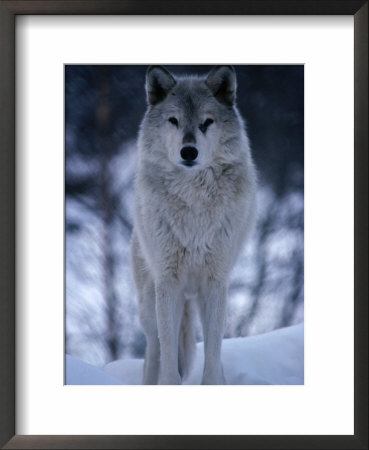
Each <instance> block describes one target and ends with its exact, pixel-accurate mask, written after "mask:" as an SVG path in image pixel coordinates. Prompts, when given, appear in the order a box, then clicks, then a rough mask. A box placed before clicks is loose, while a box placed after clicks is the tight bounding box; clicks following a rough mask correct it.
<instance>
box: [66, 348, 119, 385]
mask: <svg viewBox="0 0 369 450" xmlns="http://www.w3.org/2000/svg"><path fill="white" fill-rule="evenodd" d="M65 384H104V385H105V384H122V383H121V382H120V381H119V380H117V379H115V378H113V377H111V376H110V375H108V374H107V373H106V372H103V371H102V370H100V369H98V368H97V367H95V366H92V365H91V364H88V363H86V362H84V361H81V360H80V359H78V358H75V357H74V356H70V355H66V359H65Z"/></svg>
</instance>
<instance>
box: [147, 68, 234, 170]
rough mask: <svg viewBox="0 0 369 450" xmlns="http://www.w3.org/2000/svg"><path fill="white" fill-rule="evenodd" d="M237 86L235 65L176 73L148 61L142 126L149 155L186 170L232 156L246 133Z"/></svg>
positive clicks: (205, 165)
mask: <svg viewBox="0 0 369 450" xmlns="http://www.w3.org/2000/svg"><path fill="white" fill-rule="evenodd" d="M236 86H237V82H236V74H235V71H234V69H233V67H232V66H216V67H214V68H213V69H212V70H211V71H210V73H209V74H208V75H207V77H204V78H200V77H194V76H191V77H181V78H177V79H176V78H175V77H174V76H173V75H172V74H171V73H170V72H168V71H167V70H166V69H165V68H164V67H162V66H151V67H149V69H148V71H147V74H146V93H147V101H148V110H147V113H146V116H145V119H144V121H143V123H142V127H141V139H143V144H144V148H145V149H146V152H147V153H148V154H149V155H147V156H148V157H149V158H150V157H152V158H155V159H156V161H158V159H160V160H162V161H163V162H164V163H168V164H174V165H175V166H177V167H182V168H183V170H189V169H191V170H195V169H196V168H203V167H207V166H209V165H211V164H212V163H213V162H214V161H216V160H222V159H227V160H229V159H232V156H235V155H232V153H237V152H238V147H239V146H238V145H237V142H238V141H239V139H240V135H241V134H243V126H242V122H241V119H240V117H239V114H238V111H237V109H236V107H235V98H236Z"/></svg>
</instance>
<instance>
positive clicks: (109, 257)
mask: <svg viewBox="0 0 369 450" xmlns="http://www.w3.org/2000/svg"><path fill="white" fill-rule="evenodd" d="M166 67H167V68H168V69H169V70H170V71H171V72H172V73H173V74H174V75H176V74H177V75H182V74H191V73H196V74H206V73H207V72H208V71H209V70H210V68H211V66H199V65H196V66H190V65H186V66H170V65H168V66H166ZM235 69H236V73H237V79H238V94H237V105H238V108H239V110H240V112H241V114H242V116H243V117H244V119H245V120H246V124H247V130H248V134H249V138H250V141H251V146H252V152H253V157H254V160H255V163H256V166H257V169H258V172H259V180H260V183H259V188H258V219H257V225H256V227H255V231H254V233H253V235H252V237H251V239H250V241H249V242H248V244H247V246H246V247H245V250H244V252H243V254H242V256H241V258H240V260H239V263H238V264H237V266H236V267H235V269H234V272H233V275H232V278H231V282H230V288H229V308H228V309H229V311H228V323H227V331H226V338H227V337H238V336H247V335H252V334H258V333H263V332H266V331H270V330H273V329H276V328H280V327H284V326H288V325H291V324H295V323H298V322H301V321H303V298H304V245H303V244H304V68H303V66H301V65H299V66H296V65H252V66H247V65H245V66H235ZM146 70H147V66H133V65H132V66H130V65H125V66H118V65H114V66H104V65H99V66H96V65H94V66H89V65H83V66H78V65H67V66H65V197H66V218H65V221H66V227H65V229H66V330H65V332H66V351H67V353H69V354H71V355H74V356H76V357H79V358H81V359H83V360H85V361H87V362H90V363H92V364H95V365H103V364H105V363H107V362H109V361H112V360H115V359H118V358H123V357H138V358H140V357H142V356H143V354H144V350H145V338H144V336H143V334H142V333H141V331H140V327H139V323H138V318H137V307H136V299H135V295H136V294H135V289H134V285H133V280H132V274H131V268H130V260H129V241H130V234H131V231H132V221H133V218H132V209H133V181H134V173H135V165H136V155H137V150H136V143H135V139H136V135H137V131H138V127H139V124H140V121H141V119H142V117H143V114H144V112H145V109H146V98H145V91H144V81H145V73H146ZM199 339H201V336H199Z"/></svg>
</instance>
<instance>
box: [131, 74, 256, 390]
mask: <svg viewBox="0 0 369 450" xmlns="http://www.w3.org/2000/svg"><path fill="white" fill-rule="evenodd" d="M146 90H147V98H148V109H147V112H146V114H145V117H144V119H143V121H142V124H141V129H140V133H139V141H138V142H139V162H138V169H137V177H136V201H135V225H134V232H133V237H132V263H133V268H134V276H135V282H136V286H137V291H138V299H139V311H140V320H141V324H142V328H143V331H144V333H145V336H146V340H147V349H146V357H145V364H144V375H143V382H144V383H145V384H157V383H158V382H159V383H160V384H180V383H181V381H182V378H183V377H184V376H186V375H187V374H188V372H189V370H190V367H191V361H192V360H193V357H194V350H195V343H196V341H195V330H194V329H195V327H194V323H193V322H194V321H193V315H194V313H195V309H198V311H199V313H200V318H201V322H202V326H203V336H204V347H205V365H204V372H203V379H202V384H224V383H225V379H224V375H223V369H222V365H221V361H220V354H221V342H222V338H223V334H224V327H225V311H226V297H227V284H228V279H229V275H230V272H231V269H232V267H233V265H234V263H235V261H236V258H237V256H238V254H239V253H240V251H241V249H242V245H243V243H244V240H245V238H246V236H247V234H248V232H249V231H250V227H251V226H252V224H253V219H254V215H255V190H256V176H255V169H254V165H253V162H252V159H251V154H250V148H249V142H248V138H247V135H246V131H245V127H244V124H243V121H242V119H241V117H240V115H239V112H238V110H237V108H236V106H235V92H236V76H235V72H234V69H233V68H232V67H231V66H216V67H215V68H214V69H212V71H211V72H210V73H209V74H208V76H207V77H206V78H200V77H183V78H178V79H175V78H174V77H173V76H172V75H171V74H170V73H169V72H168V71H167V70H166V69H164V68H163V67H161V66H152V67H150V68H149V70H148V72H147V76H146Z"/></svg>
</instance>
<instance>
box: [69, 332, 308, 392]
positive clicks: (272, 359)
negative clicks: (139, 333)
mask: <svg viewBox="0 0 369 450" xmlns="http://www.w3.org/2000/svg"><path fill="white" fill-rule="evenodd" d="M222 362H223V368H224V375H225V378H226V381H227V384H233V385H240V384H248V385H266V384H274V385H298V384H304V324H303V323H301V324H298V325H294V326H291V327H287V328H280V329H278V330H275V331H272V332H270V333H265V334H260V335H255V336H250V337H242V338H233V339H224V340H223V346H222ZM203 363H204V356H203V343H199V344H197V354H196V359H195V364H194V368H193V370H192V372H191V374H190V376H189V378H188V379H187V380H185V381H184V384H200V382H201V375H202V369H203ZM142 368H143V360H141V359H122V360H118V361H113V362H111V363H109V364H107V365H106V366H104V367H103V368H102V369H98V368H96V367H94V366H91V365H90V364H87V363H84V362H83V361H80V360H78V359H77V358H74V357H71V356H69V355H67V359H66V384H125V385H134V384H141V379H142Z"/></svg>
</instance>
